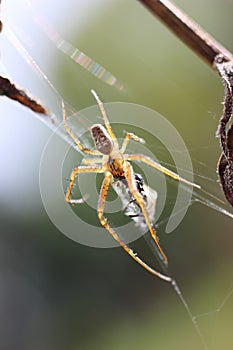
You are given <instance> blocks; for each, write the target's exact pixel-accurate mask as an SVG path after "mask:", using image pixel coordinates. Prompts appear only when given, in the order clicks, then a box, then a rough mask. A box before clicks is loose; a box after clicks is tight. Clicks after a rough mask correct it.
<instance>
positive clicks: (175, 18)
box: [138, 0, 233, 68]
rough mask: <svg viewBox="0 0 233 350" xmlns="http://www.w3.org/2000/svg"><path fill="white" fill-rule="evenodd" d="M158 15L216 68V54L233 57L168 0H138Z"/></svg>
mask: <svg viewBox="0 0 233 350" xmlns="http://www.w3.org/2000/svg"><path fill="white" fill-rule="evenodd" d="M138 1H140V2H141V3H142V4H143V5H145V6H146V7H147V8H148V9H149V10H150V11H151V12H152V13H153V14H154V15H156V16H157V17H158V18H159V19H160V20H161V21H162V22H164V23H165V24H166V26H167V27H168V28H169V29H170V30H171V31H172V32H173V33H174V34H176V35H177V36H178V37H179V39H180V40H182V41H183V42H184V43H185V44H186V45H187V46H189V47H190V48H191V49H192V50H193V51H195V52H196V54H198V55H199V56H200V57H201V58H202V59H203V60H205V61H206V62H207V63H208V64H209V65H211V66H212V67H214V68H215V66H214V62H215V58H216V56H218V55H220V54H221V56H222V57H223V58H224V61H230V60H232V59H233V56H232V54H231V53H230V52H229V51H228V50H227V49H226V48H225V47H223V46H222V45H221V44H220V43H218V42H217V41H216V40H215V39H214V38H212V37H211V36H210V35H209V34H208V33H207V32H205V31H204V29H202V28H201V27H200V26H199V25H198V24H197V23H195V22H194V21H193V20H191V19H190V18H189V17H188V16H187V15H186V14H185V13H184V12H182V11H181V10H180V9H179V8H178V7H177V6H175V5H174V4H172V3H171V2H170V1H168V0H138Z"/></svg>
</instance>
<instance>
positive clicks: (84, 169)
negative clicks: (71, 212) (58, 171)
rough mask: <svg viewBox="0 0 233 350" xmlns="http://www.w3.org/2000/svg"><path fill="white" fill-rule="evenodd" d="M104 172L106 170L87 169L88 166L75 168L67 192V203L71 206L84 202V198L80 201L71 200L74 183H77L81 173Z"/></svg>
mask: <svg viewBox="0 0 233 350" xmlns="http://www.w3.org/2000/svg"><path fill="white" fill-rule="evenodd" d="M104 171H105V169H104V168H94V167H86V166H80V167H77V168H74V169H73V171H72V173H71V175H70V184H69V187H68V189H67V191H66V202H68V203H70V204H77V203H82V202H83V198H80V199H71V198H70V197H71V192H72V188H73V186H74V181H75V178H76V176H77V175H78V174H81V173H103V172H104Z"/></svg>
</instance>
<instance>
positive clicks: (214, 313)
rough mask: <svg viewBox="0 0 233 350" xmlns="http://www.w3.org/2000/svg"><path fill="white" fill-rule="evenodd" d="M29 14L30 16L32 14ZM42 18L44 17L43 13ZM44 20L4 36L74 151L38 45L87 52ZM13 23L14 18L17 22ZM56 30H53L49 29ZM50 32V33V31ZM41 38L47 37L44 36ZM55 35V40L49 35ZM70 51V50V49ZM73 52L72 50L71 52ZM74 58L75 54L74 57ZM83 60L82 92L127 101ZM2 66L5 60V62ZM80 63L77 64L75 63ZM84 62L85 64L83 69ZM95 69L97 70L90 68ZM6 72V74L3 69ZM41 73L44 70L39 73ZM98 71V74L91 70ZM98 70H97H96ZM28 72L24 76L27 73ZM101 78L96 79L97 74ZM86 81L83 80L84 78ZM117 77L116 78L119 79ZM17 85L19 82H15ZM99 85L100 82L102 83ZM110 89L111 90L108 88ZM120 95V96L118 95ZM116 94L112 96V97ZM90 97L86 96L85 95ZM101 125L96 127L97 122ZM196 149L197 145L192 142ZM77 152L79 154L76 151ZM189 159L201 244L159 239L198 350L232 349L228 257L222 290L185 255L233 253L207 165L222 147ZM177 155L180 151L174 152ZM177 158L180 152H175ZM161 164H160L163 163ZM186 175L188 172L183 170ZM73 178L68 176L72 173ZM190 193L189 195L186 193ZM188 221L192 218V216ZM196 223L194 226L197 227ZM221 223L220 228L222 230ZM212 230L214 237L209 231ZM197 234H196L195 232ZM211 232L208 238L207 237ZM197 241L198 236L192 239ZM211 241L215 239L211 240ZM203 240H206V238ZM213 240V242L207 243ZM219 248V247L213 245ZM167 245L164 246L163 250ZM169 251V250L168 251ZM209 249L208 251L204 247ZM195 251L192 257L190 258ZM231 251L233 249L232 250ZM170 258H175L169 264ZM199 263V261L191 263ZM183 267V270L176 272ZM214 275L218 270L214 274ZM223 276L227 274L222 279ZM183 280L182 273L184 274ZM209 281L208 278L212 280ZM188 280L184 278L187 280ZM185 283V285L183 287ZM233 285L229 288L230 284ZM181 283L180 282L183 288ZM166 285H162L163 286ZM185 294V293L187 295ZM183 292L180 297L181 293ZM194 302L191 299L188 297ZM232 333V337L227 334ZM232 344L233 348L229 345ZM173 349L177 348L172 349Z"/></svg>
mask: <svg viewBox="0 0 233 350" xmlns="http://www.w3.org/2000/svg"><path fill="white" fill-rule="evenodd" d="M22 4H23V5H24V4H30V2H28V1H26V2H25V3H24V2H22ZM31 10H33V14H34V15H36V14H39V12H37V10H34V5H33V7H32V8H31ZM31 10H30V11H31ZM40 15H41V13H40ZM42 18H43V20H41V16H40V21H39V22H38V21H37V22H34V17H32V20H33V21H32V22H30V26H31V27H33V28H34V29H35V30H34V31H32V33H29V32H28V30H26V29H25V28H24V24H23V23H22V22H19V23H18V24H17V26H16V24H15V22H14V23H11V21H10V16H9V14H7V16H6V17H5V19H4V25H5V30H4V31H5V32H6V33H7V38H6V40H9V41H11V43H12V48H11V49H12V50H13V51H14V54H13V55H12V56H13V57H14V60H16V59H17V58H18V59H20V58H19V55H21V56H22V62H24V64H25V67H27V68H25V72H27V73H28V72H29V74H30V77H32V79H33V80H35V81H36V83H37V84H38V87H37V88H35V87H34V86H33V89H32V91H33V92H34V91H35V96H40V99H41V100H43V101H45V104H46V105H48V106H49V108H50V111H51V115H52V118H51V119H50V118H45V117H39V118H40V120H41V121H43V123H44V124H45V125H46V126H48V127H49V129H50V130H52V131H53V132H55V133H56V134H57V135H58V136H59V137H61V138H62V139H64V140H65V141H66V142H68V143H69V144H70V145H71V146H72V147H73V146H74V145H73V142H71V140H70V139H69V138H68V137H67V135H66V133H65V132H64V131H63V130H62V129H61V128H58V126H59V124H60V122H61V120H62V110H61V101H62V99H63V97H62V96H63V92H61V93H58V91H57V89H56V88H55V87H54V86H58V84H59V83H58V82H56V79H55V78H50V79H51V81H54V83H53V84H52V83H51V82H50V79H49V78H48V76H49V72H50V71H49V68H45V67H46V65H45V59H44V58H42V57H40V55H39V53H38V50H39V49H38V47H37V45H36V40H37V39H38V38H39V37H40V36H41V35H45V37H43V40H44V41H45V42H46V43H45V51H46V52H47V51H50V50H51V51H53V48H52V46H53V45H54V44H55V46H54V47H55V48H54V50H55V51H54V52H55V56H58V55H59V51H57V52H56V50H57V49H58V48H59V47H60V48H59V50H61V51H62V54H64V53H67V54H68V52H67V51H70V49H72V52H69V55H70V56H71V58H72V56H73V57H77V56H75V55H77V54H79V53H80V52H83V51H82V50H78V49H76V50H75V47H73V46H71V45H70V44H67V45H66V43H67V42H66V41H65V40H64V39H63V37H62V35H61V36H58V35H57V36H56V33H57V32H56V31H55V30H54V28H52V26H51V25H50V24H49V21H45V18H44V17H42ZM14 21H15V18H14ZM51 28H52V29H51ZM48 29H49V30H48ZM41 32H43V34H42V33H41ZM51 33H52V34H51ZM54 36H56V38H59V40H58V41H57V39H56V40H54ZM61 42H62V45H59V43H61ZM67 47H68V49H67ZM73 49H74V50H73ZM74 53H75V54H74ZM4 55H5V51H4V52H2V56H3V58H4ZM34 57H38V60H37V62H36V61H35V59H34ZM83 57H84V60H81V61H79V62H76V63H77V64H78V65H81V66H82V69H83V68H84V69H86V72H85V71H83V72H81V73H80V71H79V74H80V75H81V79H80V81H79V84H78V85H81V89H82V90H86V91H88V92H89V90H90V89H91V88H93V85H94V86H95V87H96V89H97V91H98V92H99V93H101V96H102V98H103V99H105V93H104V91H106V92H107V94H108V91H109V90H108V89H112V90H111V91H113V90H114V89H115V91H118V92H117V93H118V95H117V98H118V100H120V99H121V98H122V99H125V97H126V90H125V89H124V88H123V85H122V84H121V82H120V81H121V79H119V80H118V79H117V78H116V77H115V75H116V74H112V73H111V72H110V71H108V70H107V69H105V68H104V67H103V66H102V65H101V66H100V65H99V66H98V64H97V63H96V62H95V60H92V59H91V58H90V57H89V56H87V55H86V54H84V53H83V55H82V58H83ZM85 57H86V58H87V59H88V60H89V61H88V62H89V63H90V64H89V65H88V66H86V67H85V64H82V63H83V62H85ZM3 61H4V59H3ZM76 61H77V60H76ZM80 62H81V63H80ZM91 63H93V65H91ZM50 64H51V62H50ZM5 67H7V69H8V73H10V74H13V76H14V78H15V76H16V77H17V72H16V71H15V72H13V73H12V70H11V68H12V62H11V60H10V61H9V62H8V63H7V64H6V63H5ZM5 67H4V69H5ZM41 67H42V68H41ZM77 67H78V66H77V65H75V66H72V69H73V70H76V69H78V68H77ZM93 67H94V68H93ZM96 67H101V68H100V72H101V74H98V72H97V71H96ZM97 70H98V69H97ZM25 72H24V73H25ZM96 72H97V73H96ZM88 74H90V75H93V77H91V78H90V79H91V80H88V79H86V76H88ZM82 75H83V76H82ZM116 76H117V75H116ZM19 78H20V79H19V80H20V81H22V83H21V85H22V86H23V85H24V84H23V79H22V77H21V76H20V77H19ZM15 80H17V79H16V78H15ZM98 80H99V81H98ZM108 85H109V87H108ZM28 88H29V90H30V91H31V86H30V84H29V87H28ZM119 90H121V92H120V94H119ZM111 93H113V92H111ZM85 94H86V93H85ZM75 95H77V96H81V95H82V94H81V93H80V92H79V91H77V92H75ZM79 100H80V101H82V97H80V98H79ZM76 108H77V109H80V108H83V106H79V105H78V106H77V107H75V108H73V107H71V106H70V104H69V103H66V110H67V113H68V115H72V114H73V113H75V110H76ZM76 120H78V125H76V127H77V128H78V129H79V132H81V133H82V132H84V131H85V130H87V129H88V126H89V124H90V122H91V121H90V120H89V119H87V117H86V116H85V113H81V114H79V115H78V117H77V118H76ZM97 122H98V121H97ZM83 141H84V142H85V143H86V144H87V145H88V144H90V138H89V137H88V136H87V135H86V134H85V135H84V136H83ZM148 144H149V145H150V146H151V147H155V146H154V145H153V144H152V143H151V144H150V142H148ZM193 144H194V145H195V142H193ZM76 150H77V149H76ZM188 150H189V153H190V154H191V157H192V161H193V165H194V176H195V182H196V183H198V184H200V185H201V190H200V191H199V190H194V192H193V195H192V200H191V202H190V211H191V210H193V211H194V218H196V219H193V220H194V222H193V225H195V226H196V230H197V231H200V230H201V232H202V234H201V238H200V234H198V235H197V236H198V237H197V242H195V239H194V237H193V236H192V237H190V234H189V232H187V237H184V238H183V240H182V241H181V240H180V239H179V240H178V241H179V243H178V244H177V245H176V244H175V240H176V238H179V233H178V232H179V228H178V229H177V230H176V231H175V232H174V233H172V234H171V235H167V236H166V235H165V237H164V236H163V237H162V234H161V239H162V240H164V241H165V242H166V243H163V247H164V248H166V245H168V249H165V251H166V253H167V255H168V259H169V264H170V265H169V266H170V269H171V270H172V275H174V276H175V279H172V283H171V284H172V287H173V289H174V290H175V291H176V294H177V295H178V296H179V298H180V300H181V302H182V304H183V306H184V308H185V309H186V311H187V313H188V316H189V318H190V319H191V322H192V325H193V326H194V328H195V329H196V332H197V333H198V335H199V337H200V339H201V341H202V345H201V344H200V345H199V346H200V347H199V348H200V349H201V348H205V349H209V350H213V349H215V348H217V345H216V344H217V342H219V343H220V341H221V339H222V338H225V339H226V341H228V343H226V346H228V347H230V344H231V345H232V343H233V340H232V338H231V333H230V331H229V329H228V328H230V327H227V326H229V324H230V323H231V322H232V318H230V315H229V314H228V312H227V311H228V309H230V307H229V306H230V304H231V303H232V293H233V282H232V280H233V279H232V274H231V271H230V270H231V269H229V266H230V260H231V259H230V253H228V254H226V260H227V264H226V265H223V267H222V269H220V267H219V268H218V267H217V264H216V265H215V269H216V275H217V278H218V279H219V280H220V281H219V283H218V285H219V288H218V289H215V288H216V285H215V284H214V282H213V281H214V277H215V278H216V276H215V274H214V272H213V275H214V276H213V277H212V278H211V276H209V273H208V272H206V273H205V269H203V270H204V271H201V273H200V271H195V267H193V266H192V265H191V262H190V261H191V258H190V259H189V254H188V253H187V252H191V253H190V255H196V260H198V259H199V255H198V254H203V255H205V254H206V252H207V250H206V248H204V251H203V253H201V248H202V246H201V244H202V240H203V241H206V240H207V241H208V243H209V244H210V249H211V248H212V249H213V250H212V251H213V253H212V254H213V255H212V258H210V257H209V256H208V257H206V260H207V265H208V264H211V263H213V262H214V261H215V260H217V261H218V263H219V264H220V259H218V254H219V256H220V257H222V256H224V252H225V251H226V252H228V251H229V248H228V247H227V246H228V243H227V242H228V240H229V242H231V240H232V239H231V237H229V236H230V235H229V233H232V229H231V225H232V222H231V219H232V217H233V214H232V211H231V209H229V206H228V205H227V204H226V203H225V201H224V197H223V195H222V193H221V190H220V188H219V186H218V184H216V181H217V176H216V174H215V164H214V163H211V161H209V157H210V155H211V153H217V152H218V151H217V150H218V144H217V142H215V141H213V144H211V145H206V144H205V143H204V142H203V145H202V146H198V147H197V146H192V145H191V146H190V145H189V146H188ZM174 151H176V150H174ZM177 152H179V151H178V150H177ZM156 156H158V158H159V159H164V150H163V148H162V147H160V145H157V146H156ZM161 162H162V161H161ZM162 164H163V165H164V166H166V167H168V168H169V169H171V170H174V171H175V165H174V164H172V162H171V161H170V160H167V161H166V160H163V163H162ZM184 170H185V169H184ZM68 173H69V171H68ZM187 191H189V189H187ZM174 198H175V194H174V193H173V192H171V194H170V195H169V198H168V206H169V201H170V202H171V205H172V204H173V203H174ZM200 212H204V214H203V215H204V216H205V219H206V220H204V219H203V218H202V219H201V220H200V223H199V222H198V219H197V217H199V215H200ZM188 215H190V214H188ZM208 217H209V218H210V219H209V220H210V222H209V221H208ZM168 219H169V214H168V213H166V212H165V214H164V215H163V217H162V218H160V219H159V221H158V222H157V223H156V228H157V229H158V230H159V232H163V229H164V228H165V225H166V223H167V221H168ZM195 220H196V222H195ZM212 220H213V221H214V223H216V226H217V227H221V230H219V229H218V232H216V230H215V229H214V223H213V227H212V226H211V225H212V222H211V221H212ZM218 222H220V225H219V224H218ZM182 225H184V226H185V230H186V231H189V224H186V223H184V224H182ZM209 226H211V231H212V232H210V231H209ZM192 232H193V231H192ZM207 232H208V234H207ZM193 235H194V233H193ZM211 235H212V237H211ZM204 236H205V237H204ZM207 236H209V237H207ZM214 242H216V243H214ZM165 244H166V245H165ZM172 244H174V245H175V246H176V249H175V251H176V252H177V251H179V250H180V249H181V248H179V246H181V247H182V249H184V250H185V255H184V256H183V259H184V260H183V261H182V260H179V259H178V263H177V262H176V263H174V265H173V261H175V260H176V259H175V258H176V254H177V253H175V252H173V251H172V248H171V245H172ZM214 244H216V245H217V249H216V248H214ZM169 245H170V247H169ZM149 247H150V249H151V251H152V254H155V255H156V256H157V255H158V254H157V252H156V248H153V244H152V243H151V242H150V245H149ZM205 247H206V246H205ZM192 249H193V252H192ZM230 251H231V249H230ZM170 256H171V258H170ZM200 259H201V261H205V259H203V256H202V257H201V258H200ZM193 261H195V260H193ZM175 264H177V265H179V264H181V265H186V264H187V266H185V274H189V271H191V272H190V273H193V274H194V279H195V280H198V281H199V283H198V290H199V291H198V290H197V289H195V288H197V287H195V288H194V287H193V289H192V291H190V289H189V288H188V287H187V286H186V287H184V288H183V287H182V288H181V287H179V286H178V284H177V282H176V280H177V281H179V285H182V284H185V283H184V281H185V280H184V279H183V278H182V275H180V276H177V275H176V273H175V271H176V266H175ZM197 266H198V267H199V268H200V265H199V264H197ZM226 266H227V267H228V270H229V271H228V270H226ZM178 267H179V266H178ZM162 269H163V270H164V272H165V273H168V271H167V270H166V268H165V267H163V266H162ZM212 271H214V270H212ZM223 271H224V273H223ZM180 274H181V272H180ZM169 275H170V272H169ZM209 277H210V278H209ZM184 278H185V277H184ZM182 279H183V282H182ZM229 280H230V282H229ZM180 281H181V282H180ZM161 283H163V282H161ZM208 283H209V284H210V285H211V284H213V289H214V292H213V296H211V297H210V296H209V295H208V290H209V289H208V290H205V288H206V289H207V287H208ZM185 289H187V292H186V291H184V290H185ZM181 290H182V292H181ZM194 290H195V293H197V294H198V293H200V294H201V298H200V299H201V300H202V301H201V302H200V303H197V301H196V303H197V304H198V305H195V300H197V297H196V299H195V293H194ZM186 295H188V296H191V297H188V298H187V301H186V297H184V296H186ZM190 298H193V300H194V301H192V300H191V301H190ZM222 319H225V320H227V321H226V322H227V323H226V326H225V329H222V333H221V334H220V335H219V336H218V335H217V330H218V329H219V327H220V325H221V323H222ZM228 332H229V333H228ZM230 342H231V343H230ZM173 347H174V346H173Z"/></svg>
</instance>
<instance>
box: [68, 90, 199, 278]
mask: <svg viewBox="0 0 233 350" xmlns="http://www.w3.org/2000/svg"><path fill="white" fill-rule="evenodd" d="M91 92H92V94H93V96H94V98H95V100H96V102H97V104H98V107H99V109H100V112H101V114H102V117H103V121H104V126H103V125H101V124H94V125H92V127H91V129H90V132H91V135H92V138H93V141H94V144H95V148H96V149H88V148H85V147H84V146H83V145H82V143H81V142H80V141H79V139H78V138H77V137H76V136H75V134H74V133H73V132H72V130H71V129H70V127H69V125H68V123H67V116H66V112H65V108H64V104H63V123H64V127H65V129H66V131H67V133H68V134H69V135H70V136H71V138H72V139H73V141H74V142H75V143H76V145H77V146H78V148H79V150H80V151H81V152H83V153H84V154H87V155H89V156H94V157H88V158H84V159H83V160H82V165H81V166H78V167H75V168H74V169H73V171H72V172H71V175H70V183H69V187H68V189H67V192H66V196H65V200H66V202H68V203H70V204H78V203H82V202H83V199H82V198H81V199H72V198H71V193H72V188H73V186H74V182H75V178H76V177H77V175H79V174H87V173H95V174H98V173H103V174H104V180H103V182H102V186H101V190H100V193H99V200H98V206H97V213H98V218H99V221H100V224H101V225H102V226H103V227H104V228H105V229H106V230H107V231H108V232H109V233H110V234H111V235H112V237H113V238H114V239H115V240H116V241H117V242H118V244H119V245H120V246H121V247H122V248H123V249H124V250H125V251H126V253H128V254H129V255H130V256H131V257H132V258H133V259H134V260H135V261H136V262H137V263H138V264H140V265H141V266H142V267H143V268H145V269H146V270H147V271H148V272H150V273H152V274H153V275H155V276H157V277H159V278H161V279H163V280H164V281H167V282H171V281H172V279H171V277H169V276H167V275H163V274H161V273H160V272H158V271H157V270H155V269H153V268H152V267H150V266H149V265H148V264H147V263H145V262H144V261H143V260H142V259H141V258H140V257H139V256H138V255H137V253H135V252H134V251H133V250H132V249H131V248H129V247H128V246H127V244H125V243H124V242H123V241H122V240H121V238H120V237H119V236H118V234H117V232H116V231H115V230H114V229H113V228H112V227H111V226H110V225H109V223H108V221H107V219H106V218H105V217H104V209H105V201H106V198H107V194H108V189H109V186H110V184H114V181H115V180H122V181H124V182H125V184H127V188H128V191H129V192H130V196H131V197H132V198H133V200H135V202H136V203H137V205H138V207H139V208H140V213H141V214H142V215H143V217H144V220H145V223H146V225H147V227H148V231H149V232H150V235H151V237H152V239H153V240H154V242H155V244H156V246H157V248H158V252H159V254H160V256H161V259H162V261H163V264H164V266H166V267H167V266H168V259H167V257H166V255H165V253H164V251H163V249H162V247H161V246H160V243H159V241H158V238H157V235H156V232H155V230H154V228H153V226H152V222H151V221H152V220H151V218H150V215H149V213H148V210H147V206H146V201H145V198H143V193H142V190H140V183H139V182H138V184H137V179H136V177H135V176H136V175H135V173H134V171H133V167H132V165H131V161H138V162H142V163H144V164H146V165H148V166H150V167H152V168H154V169H157V170H158V171H160V172H162V173H164V174H165V175H167V176H170V177H171V178H173V179H174V180H178V181H182V182H183V183H185V184H187V185H191V186H195V187H198V188H199V186H198V185H195V184H193V183H191V182H190V181H188V180H185V179H184V178H181V177H180V176H179V175H177V174H176V173H174V172H172V171H170V170H169V169H167V168H165V167H163V166H162V165H160V164H159V163H157V162H156V161H154V160H153V159H151V158H149V157H148V156H146V155H143V154H126V153H125V150H126V148H127V145H128V143H129V141H130V140H133V141H136V142H139V143H144V142H145V141H144V140H143V139H141V138H139V137H138V136H136V135H135V134H133V133H131V132H127V133H126V136H125V138H124V140H123V143H122V145H121V146H119V143H118V140H117V138H116V136H115V134H114V132H113V130H112V127H111V125H110V122H109V119H108V116H107V113H106V111H105V108H104V105H103V103H102V101H101V100H100V98H99V97H98V95H97V94H96V92H95V91H94V90H91Z"/></svg>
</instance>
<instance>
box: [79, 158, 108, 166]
mask: <svg viewBox="0 0 233 350" xmlns="http://www.w3.org/2000/svg"><path fill="white" fill-rule="evenodd" d="M102 162H103V159H101V158H83V159H82V164H85V165H95V164H98V163H102Z"/></svg>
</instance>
